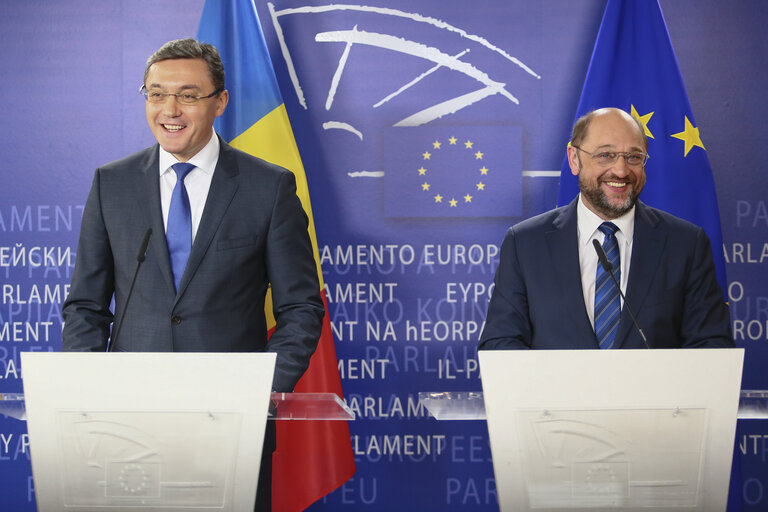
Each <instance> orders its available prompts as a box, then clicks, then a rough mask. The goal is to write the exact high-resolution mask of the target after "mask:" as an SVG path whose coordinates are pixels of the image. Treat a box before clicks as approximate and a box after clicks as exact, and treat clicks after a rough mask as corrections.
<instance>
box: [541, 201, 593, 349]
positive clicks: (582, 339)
mask: <svg viewBox="0 0 768 512" xmlns="http://www.w3.org/2000/svg"><path fill="white" fill-rule="evenodd" d="M577 201H578V197H577V198H576V199H575V200H573V201H571V203H570V204H569V205H568V206H567V207H565V208H563V209H562V211H561V213H560V214H559V215H558V216H557V217H556V218H555V220H554V221H553V222H552V227H553V229H552V230H550V231H548V232H546V233H545V237H546V240H547V246H548V249H549V253H550V258H551V260H552V262H553V265H552V267H553V272H554V273H555V276H556V278H557V279H556V280H555V282H557V283H562V286H563V288H562V290H560V291H559V292H560V293H561V294H562V295H563V296H564V297H565V301H566V303H567V304H574V307H573V308H568V314H569V315H571V317H572V322H569V324H571V325H574V326H575V327H576V331H575V332H573V333H572V334H573V339H574V340H576V341H577V342H578V343H583V345H584V348H598V347H597V338H596V337H595V331H594V329H593V328H592V324H591V323H590V322H589V316H588V315H587V308H586V305H585V304H584V292H583V290H582V288H581V266H580V265H579V235H578V223H577V219H576V210H577ZM592 342H594V345H595V346H594V347H593V346H592V345H591V344H592Z"/></svg>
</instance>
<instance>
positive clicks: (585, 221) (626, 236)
mask: <svg viewBox="0 0 768 512" xmlns="http://www.w3.org/2000/svg"><path fill="white" fill-rule="evenodd" d="M576 220H577V224H578V230H579V265H580V266H581V290H582V291H583V292H584V304H585V305H586V306H587V315H588V316H589V321H590V322H591V323H592V328H593V329H594V327H595V278H596V276H597V265H598V258H597V252H595V248H594V247H593V245H592V240H597V241H598V242H600V244H601V245H602V243H603V241H604V240H605V235H604V234H603V232H602V231H600V230H599V229H598V227H599V226H600V224H602V223H603V222H605V221H604V220H603V219H601V218H600V217H598V216H597V214H596V213H594V212H593V211H592V210H590V209H589V208H587V205H585V204H584V200H583V198H582V197H581V194H579V202H578V206H577V210H576ZM610 222H612V223H613V224H615V225H616V227H618V228H619V230H618V231H616V240H617V241H618V243H619V261H620V262H621V278H620V279H619V285H620V286H621V291H622V293H626V291H627V278H628V277H629V264H630V260H631V259H632V238H633V234H634V230H635V207H634V206H633V207H632V209H631V210H629V211H628V212H627V213H625V214H624V215H622V216H621V217H619V218H617V219H613V220H611V221H610ZM621 305H622V307H624V300H623V299H622V301H621Z"/></svg>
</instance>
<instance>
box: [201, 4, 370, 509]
mask: <svg viewBox="0 0 768 512" xmlns="http://www.w3.org/2000/svg"><path fill="white" fill-rule="evenodd" d="M197 36H198V39H199V40H200V41H203V42H207V43H211V44H213V45H214V46H216V48H218V50H219V53H220V54H221V59H222V61H223V62H224V69H225V71H226V80H227V82H226V86H227V89H228V90H229V95H230V96H229V97H230V99H229V105H228V106H227V110H226V112H225V113H224V115H223V116H221V117H220V118H218V119H217V120H216V123H215V125H214V126H215V128H216V131H217V133H219V134H220V135H221V136H222V137H223V138H224V139H225V140H227V141H228V142H229V143H230V144H231V145H232V146H234V147H236V148H238V149H240V150H242V151H245V152H247V153H250V154H251V155H254V156H258V157H259V158H263V159H264V160H267V161H269V162H272V163H275V164H277V165H280V166H282V167H285V168H286V169H289V170H291V171H292V172H293V173H294V175H295V176H296V187H297V194H298V196H299V199H300V200H301V203H302V205H303V206H304V211H305V212H306V214H307V217H308V218H309V235H310V238H311V239H312V246H313V248H314V253H315V262H316V263H317V275H318V279H319V280H320V288H321V292H322V294H323V301H324V302H325V308H326V315H325V319H324V320H323V331H322V335H321V337H320V343H319V344H318V347H317V350H316V351H315V354H314V355H313V356H312V360H311V362H310V365H309V369H308V370H307V372H306V373H305V374H304V376H303V377H302V379H301V380H300V381H299V383H298V385H297V386H296V391H297V392H318V393H321V392H322V393H325V392H331V393H336V394H338V395H339V396H342V390H341V379H340V378H339V372H338V366H337V359H336V349H335V347H334V343H333V336H332V333H331V326H330V319H329V315H328V303H327V301H326V298H325V293H324V292H323V275H322V271H321V267H320V259H319V257H318V252H317V238H316V236H315V225H314V220H313V217H312V208H311V205H310V201H309V190H308V189H307V178H306V175H305V173H304V166H303V165H302V163H301V157H300V156H299V150H298V148H297V146H296V141H295V140H294V137H293V131H292V130H291V125H290V122H289V120H288V115H287V113H286V110H285V105H284V104H283V99H282V96H281V94H280V89H279V88H278V85H277V79H276V78H275V73H274V70H273V68H272V62H271V60H270V58H269V52H268V51H267V46H266V43H265V41H264V35H263V34H262V31H261V25H260V23H259V18H258V14H257V13H256V7H255V6H254V4H253V1H252V0H207V1H206V2H205V7H204V8H203V14H202V17H201V20H200V28H199V30H198V34H197ZM266 309H267V317H268V318H270V319H272V311H271V304H268V305H267V307H266ZM273 326H274V319H272V320H271V325H270V328H271V327H273ZM273 464H274V465H273V473H272V509H273V510H275V511H280V512H283V511H291V512H292V511H298V510H303V509H305V508H306V507H308V506H309V505H311V504H312V503H313V502H315V501H317V500H318V499H319V498H322V497H323V496H325V495H326V494H328V493H330V492H331V491H333V490H334V489H336V488H337V487H339V486H341V485H342V484H343V483H344V482H346V481H347V480H348V479H349V478H351V477H352V475H353V474H354V472H355V460H354V454H353V453H352V444H351V439H350V436H349V426H348V425H347V423H346V422H345V421H281V422H278V424H277V451H276V452H275V456H274V458H273Z"/></svg>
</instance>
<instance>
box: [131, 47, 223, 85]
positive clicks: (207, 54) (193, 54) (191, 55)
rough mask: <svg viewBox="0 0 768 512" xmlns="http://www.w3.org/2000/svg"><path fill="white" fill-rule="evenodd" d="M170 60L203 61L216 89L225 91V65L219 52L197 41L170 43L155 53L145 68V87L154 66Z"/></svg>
mask: <svg viewBox="0 0 768 512" xmlns="http://www.w3.org/2000/svg"><path fill="white" fill-rule="evenodd" d="M170 59H203V60H204V61H205V63H206V64H207V65H208V73H209V74H210V75H211V81H212V82H213V87H214V89H215V90H217V91H223V90H224V88H225V87H224V64H222V63H221V57H220V56H219V51H218V50H217V49H216V47H215V46H213V45H212V44H208V43H201V42H200V41H197V40H195V39H175V40H173V41H168V42H167V43H165V44H164V45H163V46H161V47H160V49H159V50H157V51H156V52H155V53H153V54H152V56H151V57H150V58H149V59H147V66H146V67H145V68H144V85H147V75H148V74H149V68H150V67H151V66H152V64H154V63H155V62H160V61H163V60H170Z"/></svg>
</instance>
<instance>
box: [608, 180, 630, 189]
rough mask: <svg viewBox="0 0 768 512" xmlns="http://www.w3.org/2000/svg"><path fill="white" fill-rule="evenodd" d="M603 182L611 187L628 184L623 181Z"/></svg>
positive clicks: (620, 186)
mask: <svg viewBox="0 0 768 512" xmlns="http://www.w3.org/2000/svg"><path fill="white" fill-rule="evenodd" d="M603 183H604V184H606V185H608V186H609V187H611V188H622V187H624V186H626V185H629V183H627V182H624V181H604V182H603Z"/></svg>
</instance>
